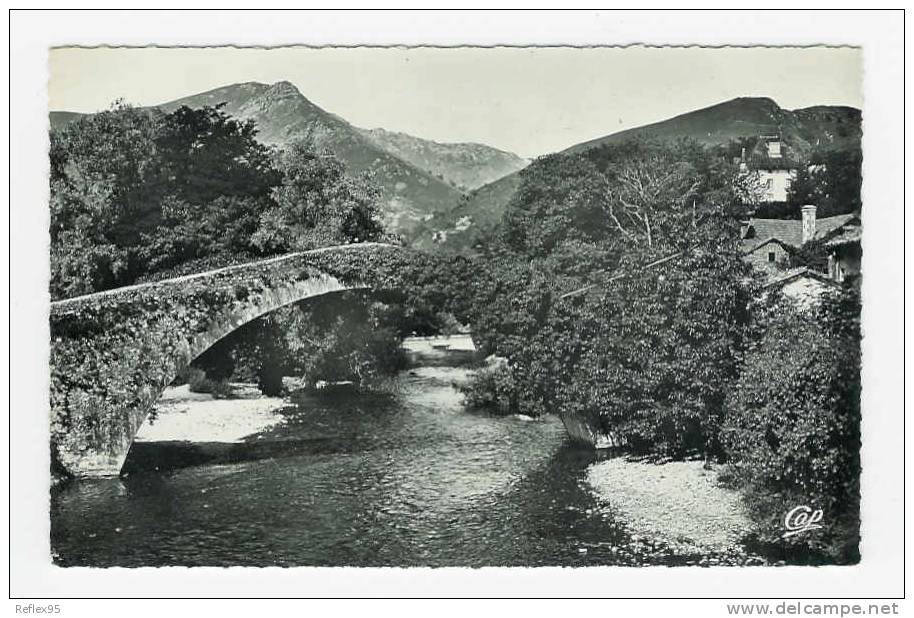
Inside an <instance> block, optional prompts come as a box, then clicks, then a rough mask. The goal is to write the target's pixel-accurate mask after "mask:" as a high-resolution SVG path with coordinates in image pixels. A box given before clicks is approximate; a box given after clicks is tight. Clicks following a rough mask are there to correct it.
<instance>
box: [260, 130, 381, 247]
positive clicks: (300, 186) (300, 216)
mask: <svg viewBox="0 0 914 618" xmlns="http://www.w3.org/2000/svg"><path fill="white" fill-rule="evenodd" d="M277 168H278V169H279V170H280V172H281V173H282V182H281V184H280V185H279V186H277V187H275V188H274V189H273V192H272V197H273V200H274V202H275V206H274V207H273V208H270V209H269V210H267V211H265V212H264V213H263V214H262V215H261V218H260V225H259V227H258V229H257V231H256V232H255V233H254V235H253V237H252V242H253V244H254V245H255V246H256V247H257V248H258V249H259V250H260V251H262V252H264V253H268V252H269V253H271V252H277V251H301V250H307V249H314V248H316V247H323V246H327V245H337V244H345V243H351V242H368V241H375V240H378V239H380V238H381V237H382V234H383V228H382V226H381V223H380V220H379V215H378V212H379V207H378V196H379V192H378V189H377V188H376V187H375V186H374V185H373V184H372V183H371V182H370V180H369V179H368V178H365V177H363V178H357V179H354V178H351V177H349V176H347V175H346V170H345V168H344V166H343V164H342V163H341V162H340V161H339V160H338V159H337V158H336V157H334V156H333V155H330V154H327V153H324V154H317V153H314V152H312V151H311V150H310V149H309V147H308V146H307V145H306V144H304V143H301V142H299V143H296V144H292V145H291V146H289V147H288V148H287V149H286V150H284V151H282V152H281V153H279V155H278V157H277Z"/></svg>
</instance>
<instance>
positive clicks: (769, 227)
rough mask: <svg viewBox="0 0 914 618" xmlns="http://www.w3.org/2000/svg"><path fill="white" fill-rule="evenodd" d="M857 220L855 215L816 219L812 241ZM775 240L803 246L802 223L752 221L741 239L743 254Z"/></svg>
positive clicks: (790, 220)
mask: <svg viewBox="0 0 914 618" xmlns="http://www.w3.org/2000/svg"><path fill="white" fill-rule="evenodd" d="M854 219H857V215H855V214H849V215H838V216H836V217H823V218H821V219H816V233H815V235H814V236H813V239H814V240H818V239H823V238H827V237H828V236H830V235H831V234H832V233H833V232H835V231H836V230H838V228H840V227H842V226H844V225H846V224H847V223H849V222H851V221H853V220H854ZM771 238H774V239H777V240H780V241H781V242H782V243H784V244H787V245H790V246H792V247H799V246H800V245H801V244H803V221H801V220H800V219H752V220H751V221H750V222H749V225H748V226H747V227H746V228H745V230H744V232H743V238H742V249H743V251H744V252H748V251H751V250H753V249H755V248H756V247H758V246H759V245H760V244H762V243H763V242H764V241H766V240H768V239H771Z"/></svg>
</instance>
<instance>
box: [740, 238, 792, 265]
mask: <svg viewBox="0 0 914 618" xmlns="http://www.w3.org/2000/svg"><path fill="white" fill-rule="evenodd" d="M769 254H774V261H771V256H770V255H769ZM788 258H789V254H788V253H787V251H785V250H784V247H782V246H781V245H779V244H778V243H776V242H769V243H768V244H766V245H763V246H761V247H759V248H758V249H756V250H755V251H753V252H752V253H748V254H746V260H747V261H748V262H749V263H750V264H752V267H753V268H756V269H758V270H761V271H766V272H773V271H776V270H783V269H784V268H785V267H786V266H787V261H788Z"/></svg>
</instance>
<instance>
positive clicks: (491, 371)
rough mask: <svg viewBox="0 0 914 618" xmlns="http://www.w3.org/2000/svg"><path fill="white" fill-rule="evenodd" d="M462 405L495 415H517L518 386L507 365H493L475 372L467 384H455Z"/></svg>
mask: <svg viewBox="0 0 914 618" xmlns="http://www.w3.org/2000/svg"><path fill="white" fill-rule="evenodd" d="M456 386H457V389H458V390H459V391H460V392H461V393H462V394H463V398H464V403H465V404H466V405H467V406H469V407H471V408H479V409H485V410H489V411H491V412H493V413H496V414H517V413H519V412H520V409H519V402H518V399H519V397H518V394H519V393H518V384H517V382H516V381H515V380H514V376H513V375H512V374H511V369H510V368H509V367H508V366H507V364H503V363H501V364H495V365H490V366H486V367H483V368H481V369H478V370H476V371H475V372H474V373H473V374H472V375H471V377H470V379H469V380H468V381H467V382H462V383H460V384H457V385H456Z"/></svg>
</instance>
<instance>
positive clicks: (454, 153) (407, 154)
mask: <svg viewBox="0 0 914 618" xmlns="http://www.w3.org/2000/svg"><path fill="white" fill-rule="evenodd" d="M359 131H360V132H361V134H362V135H363V136H365V137H366V138H368V139H369V140H371V141H372V142H373V143H374V144H375V145H376V146H378V147H379V148H382V149H384V150H386V151H387V152H389V153H390V154H392V155H394V156H397V157H399V158H401V159H403V160H404V161H408V162H409V163H412V164H413V165H415V166H416V167H418V168H419V169H422V170H425V171H427V172H429V173H430V174H432V175H433V176H436V177H438V178H440V179H441V180H444V181H445V182H447V183H448V184H450V185H451V186H456V187H457V188H458V189H461V190H470V189H476V188H478V187H481V186H482V185H484V184H487V183H490V182H493V181H495V180H498V179H499V178H501V177H502V176H507V175H508V174H510V173H512V172H516V171H518V170H520V169H522V168H524V167H525V166H526V165H527V162H526V161H525V160H524V159H521V158H520V157H518V156H517V155H516V154H514V153H511V152H505V151H503V150H498V149H497V148H492V147H491V146H486V145H485V144H474V143H454V144H442V143H439V142H433V141H431V140H425V139H421V138H418V137H413V136H412V135H407V134H406V133H396V132H393V131H386V130H384V129H370V130H369V129H359Z"/></svg>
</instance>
